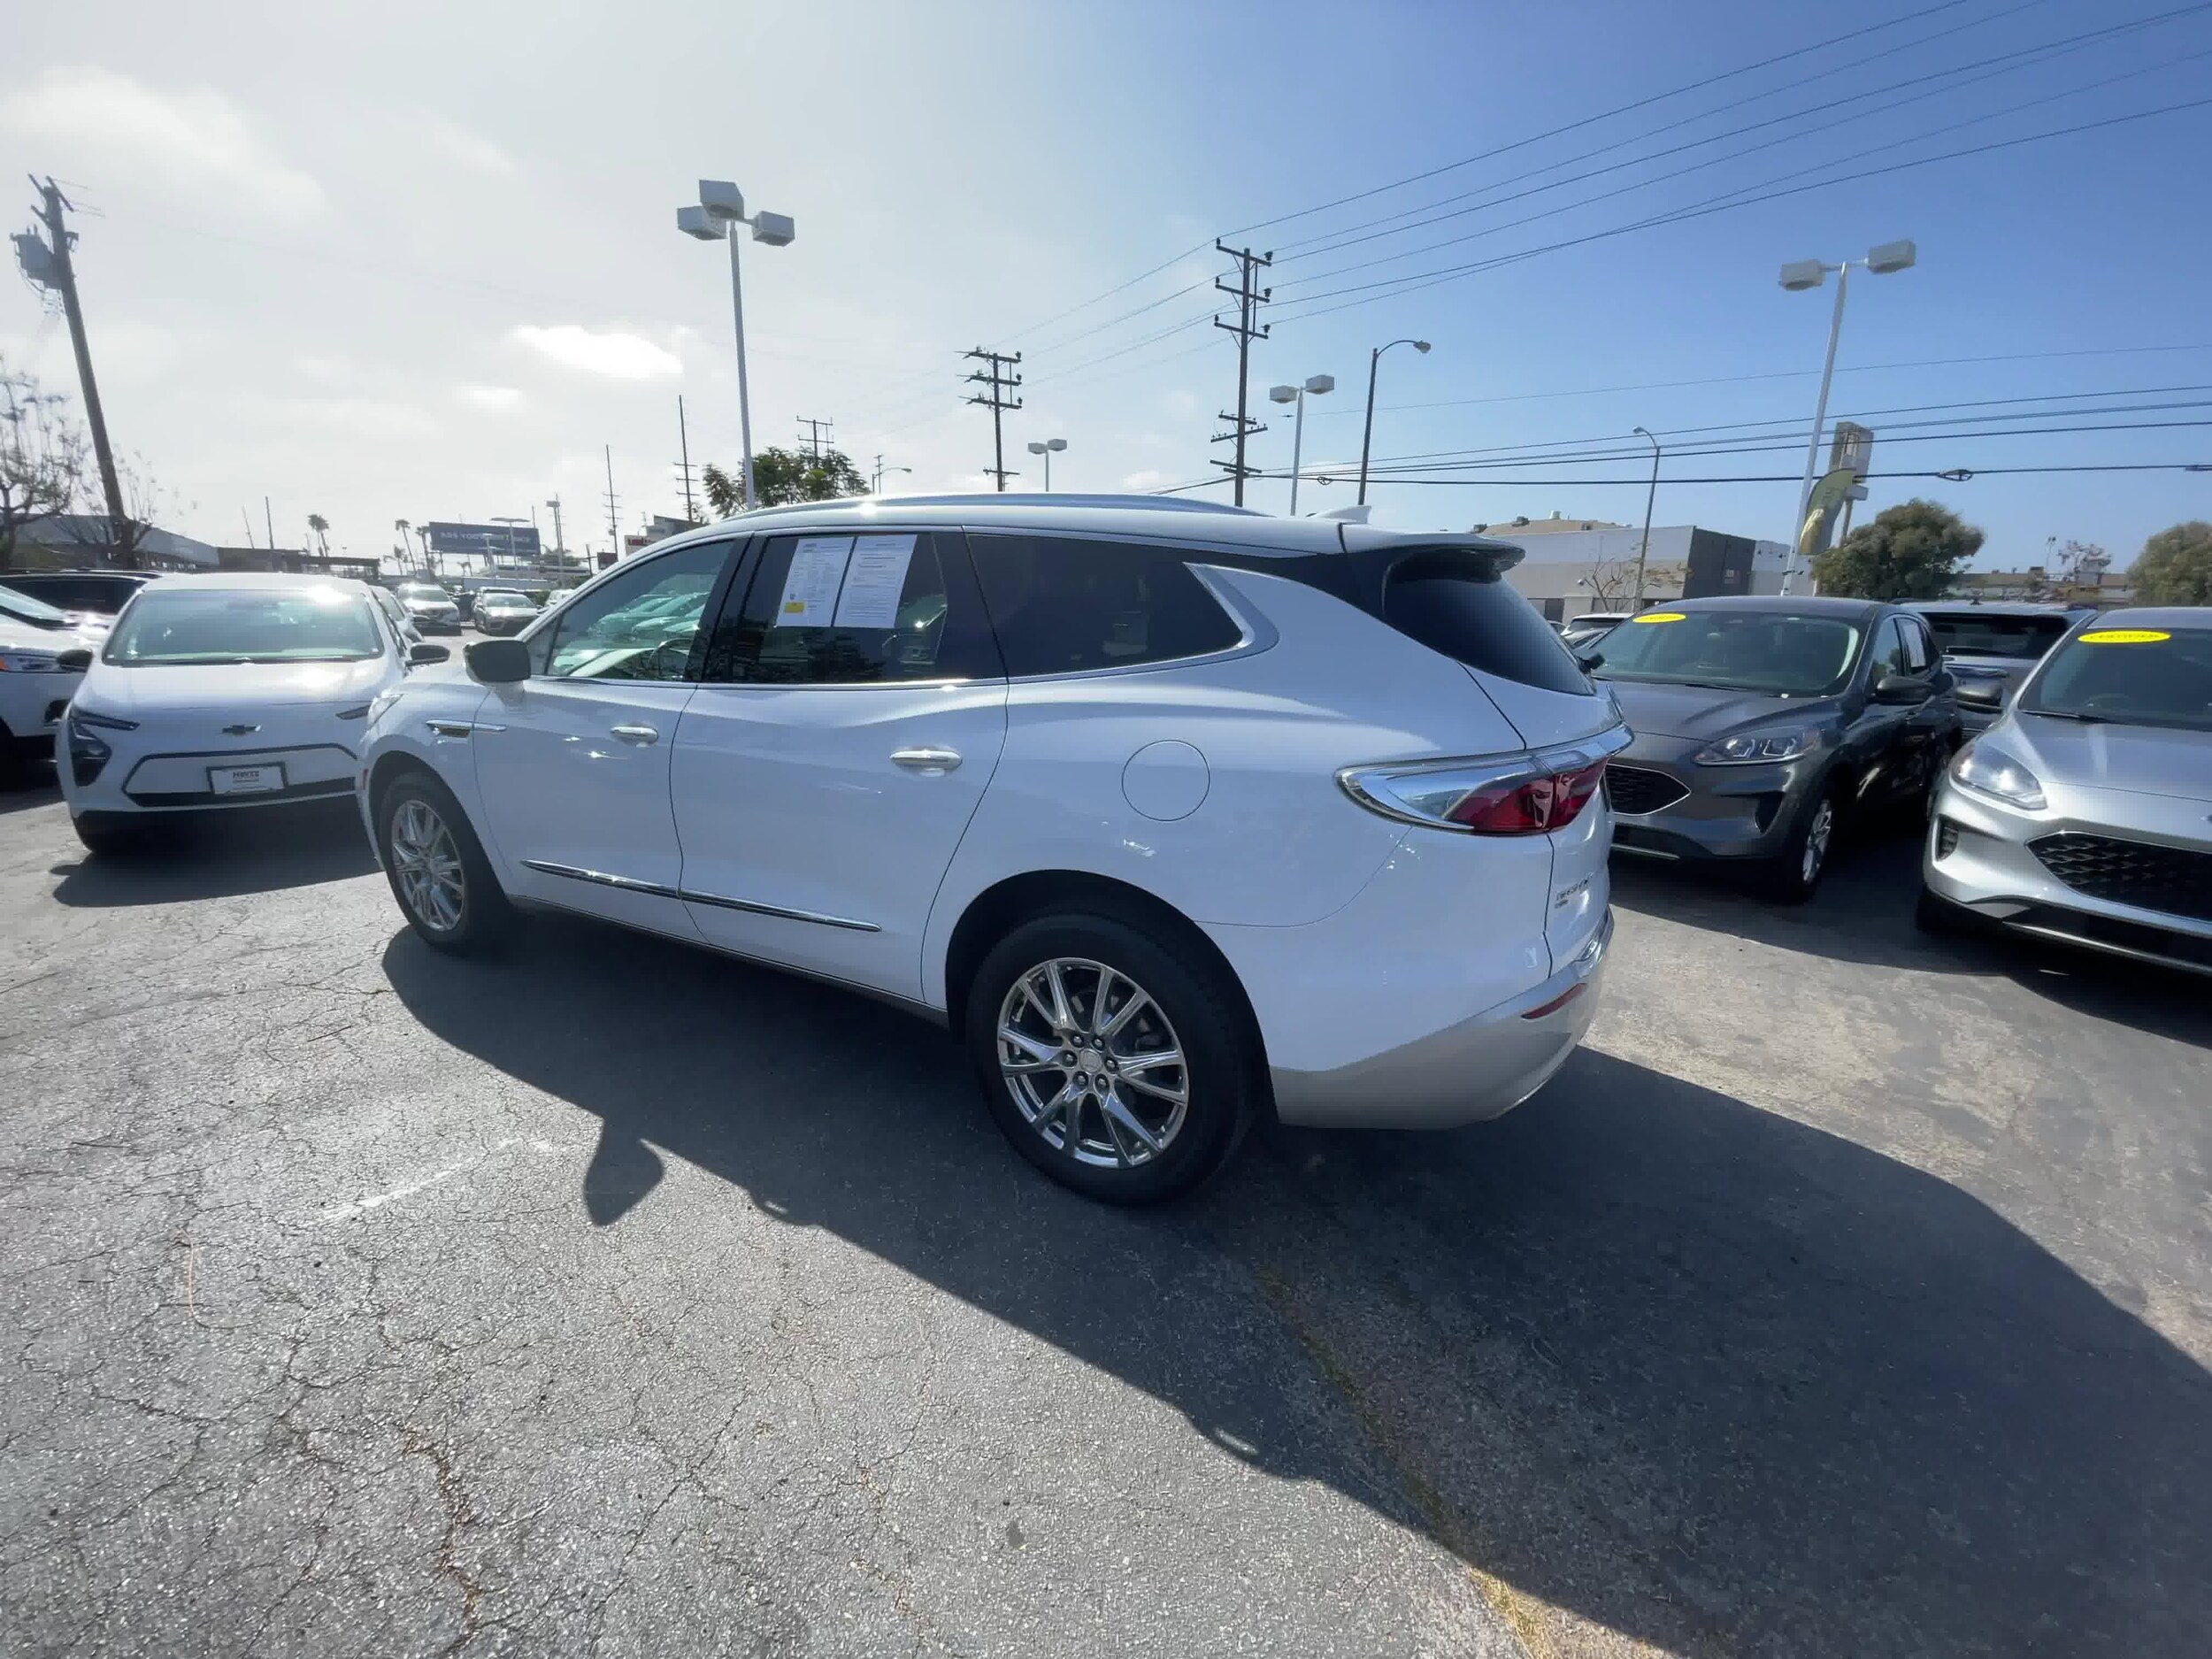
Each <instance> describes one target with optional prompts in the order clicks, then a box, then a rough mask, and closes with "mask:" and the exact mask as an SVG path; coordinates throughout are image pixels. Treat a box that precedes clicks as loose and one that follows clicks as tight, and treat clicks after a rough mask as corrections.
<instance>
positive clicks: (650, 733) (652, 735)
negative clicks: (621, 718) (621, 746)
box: [607, 726, 661, 743]
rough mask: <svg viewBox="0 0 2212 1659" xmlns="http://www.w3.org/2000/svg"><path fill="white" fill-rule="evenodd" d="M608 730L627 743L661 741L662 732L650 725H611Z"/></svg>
mask: <svg viewBox="0 0 2212 1659" xmlns="http://www.w3.org/2000/svg"><path fill="white" fill-rule="evenodd" d="M607 730H608V732H609V733H611V734H612V735H613V736H616V737H618V738H620V739H621V740H622V741H624V742H626V743H657V742H659V741H661V734H660V733H659V732H657V730H655V729H654V728H653V727H652V726H609V727H608V728H607Z"/></svg>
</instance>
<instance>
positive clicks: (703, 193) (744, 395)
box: [676, 179, 795, 511]
mask: <svg viewBox="0 0 2212 1659" xmlns="http://www.w3.org/2000/svg"><path fill="white" fill-rule="evenodd" d="M733 225H750V226H751V227H753V240H754V241H755V242H765V243H767V244H768V246H770V247H771V248H786V247H788V246H790V244H791V238H792V236H793V235H794V234H795V231H794V228H793V226H792V223H791V221H790V219H787V218H786V217H785V216H784V215H783V214H781V213H755V214H754V215H753V216H752V217H751V218H749V219H748V218H747V217H746V215H745V193H744V192H743V191H741V190H740V189H739V188H737V187H736V186H735V185H733V184H732V183H730V182H728V181H727V180H722V179H702V180H699V205H698V206H696V207H680V208H678V209H677V210H676V228H677V229H678V230H680V231H682V232H683V233H684V234H685V235H687V236H696V237H697V238H698V239H699V240H700V241H701V242H728V243H729V244H730V311H731V314H732V315H733V317H734V318H735V319H736V321H737V426H738V431H739V434H741V436H742V438H743V439H744V442H745V508H746V511H752V507H753V499H754V497H753V405H752V399H751V397H750V396H749V393H748V391H747V389H746V385H745V285H744V284H743V282H742V281H741V280H739V277H738V272H737V236H736V234H735V233H733V231H732V230H731V228H730V227H731V226H733Z"/></svg>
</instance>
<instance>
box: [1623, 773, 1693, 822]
mask: <svg viewBox="0 0 2212 1659" xmlns="http://www.w3.org/2000/svg"><path fill="white" fill-rule="evenodd" d="M1689 793H1690V792H1689V790H1688V788H1687V787H1685V786H1684V784H1683V783H1682V781H1681V780H1680V779H1678V778H1671V777H1669V776H1668V775H1667V774H1666V773H1665V772H1654V771H1652V770H1651V769H1650V768H1649V767H1647V766H1623V765H1620V764H1617V763H1616V764H1613V765H1610V766H1608V767H1607V768H1606V769H1605V798H1606V799H1607V800H1608V801H1609V802H1611V803H1613V810H1615V811H1616V812H1631V813H1637V814H1641V813H1645V812H1656V811H1658V810H1660V809H1661V808H1662V807H1670V806H1672V805H1673V804H1674V803H1676V802H1677V801H1679V800H1681V799H1682V797H1683V796H1685V795H1688V794H1689Z"/></svg>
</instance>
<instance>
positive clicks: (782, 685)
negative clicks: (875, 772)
mask: <svg viewBox="0 0 2212 1659" xmlns="http://www.w3.org/2000/svg"><path fill="white" fill-rule="evenodd" d="M605 683H607V684H608V685H631V686H651V685H662V684H666V683H669V682H666V681H662V680H608V681H607V682H605ZM680 683H681V684H684V685H687V686H688V685H691V684H693V683H696V684H697V686H698V687H699V689H700V690H702V691H955V690H963V689H965V688H966V687H971V686H1003V685H1005V684H1006V683H1007V681H1006V679H1005V677H1004V676H1003V675H997V674H995V675H992V676H990V677H989V678H987V679H968V680H959V679H953V680H699V681H697V682H693V681H691V680H684V681H681V682H680Z"/></svg>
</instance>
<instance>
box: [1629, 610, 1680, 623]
mask: <svg viewBox="0 0 2212 1659" xmlns="http://www.w3.org/2000/svg"><path fill="white" fill-rule="evenodd" d="M1689 619H1690V615H1689V612H1688V611H1653V612H1651V613H1650V614H1649V615H1648V616H1641V617H1631V618H1629V620H1630V621H1632V622H1687V621H1688V620H1689Z"/></svg>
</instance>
